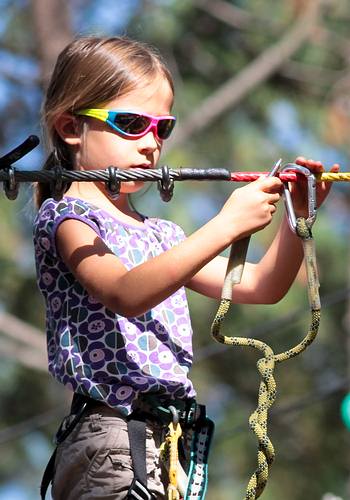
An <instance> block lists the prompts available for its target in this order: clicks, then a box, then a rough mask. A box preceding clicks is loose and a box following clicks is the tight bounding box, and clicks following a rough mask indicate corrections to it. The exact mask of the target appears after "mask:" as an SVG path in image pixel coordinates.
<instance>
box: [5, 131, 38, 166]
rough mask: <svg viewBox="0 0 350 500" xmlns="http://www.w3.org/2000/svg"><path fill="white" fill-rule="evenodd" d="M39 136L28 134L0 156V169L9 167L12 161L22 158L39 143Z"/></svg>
mask: <svg viewBox="0 0 350 500" xmlns="http://www.w3.org/2000/svg"><path fill="white" fill-rule="evenodd" d="M39 142H40V141H39V138H38V136H36V135H30V136H29V137H27V139H26V140H25V141H24V142H22V144H20V145H19V146H16V147H15V148H14V149H13V150H12V151H10V152H9V153H7V154H6V155H4V156H1V157H0V169H4V168H9V167H10V166H11V165H12V163H15V162H16V161H18V160H20V159H21V158H23V156H25V155H27V154H28V153H30V151H32V150H33V149H34V148H36V147H37V145H38V144H39Z"/></svg>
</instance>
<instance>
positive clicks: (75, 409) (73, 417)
mask: <svg viewBox="0 0 350 500" xmlns="http://www.w3.org/2000/svg"><path fill="white" fill-rule="evenodd" d="M91 402H92V400H91V399H90V398H87V397H85V396H82V395H80V394H76V393H74V395H73V400H72V405H71V413H70V415H68V416H67V417H65V418H64V419H63V420H62V423H61V425H60V426H59V428H58V431H57V432H56V436H55V440H54V442H55V444H56V448H55V449H54V451H53V453H52V455H51V457H50V459H49V461H48V463H47V465H46V468H45V471H44V474H43V477H42V480H41V485H40V497H41V500H45V496H46V492H47V489H48V487H49V485H50V483H51V482H52V480H53V476H54V472H55V460H56V455H57V446H58V445H59V444H60V443H62V442H63V441H64V440H65V439H66V437H68V436H69V434H70V433H71V432H72V431H73V429H74V427H75V426H76V425H77V424H78V422H79V420H80V419H81V417H82V416H83V414H84V412H85V410H86V409H87V408H88V405H89V403H91Z"/></svg>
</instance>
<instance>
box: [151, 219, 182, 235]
mask: <svg viewBox="0 0 350 500" xmlns="http://www.w3.org/2000/svg"><path fill="white" fill-rule="evenodd" d="M147 221H148V224H149V226H151V227H152V228H153V229H154V230H156V231H157V232H159V233H163V234H167V235H168V236H172V237H173V238H174V239H175V240H183V239H184V238H185V232H184V230H183V229H182V227H181V226H179V225H178V224H177V223H175V222H173V221H171V220H167V219H160V218H156V217H154V218H153V217H148V218H147Z"/></svg>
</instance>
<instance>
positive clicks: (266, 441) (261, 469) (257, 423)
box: [211, 218, 321, 500]
mask: <svg viewBox="0 0 350 500" xmlns="http://www.w3.org/2000/svg"><path fill="white" fill-rule="evenodd" d="M296 233H297V234H298V236H299V237H300V238H301V239H302V243H303V248H304V262H305V265H306V272H307V281H308V297H309V304H310V309H311V324H310V327H309V330H308V332H307V335H306V336H305V338H304V339H303V340H302V341H301V342H300V343H299V344H297V345H296V346H294V347H292V348H290V349H289V350H287V351H285V352H281V353H280V354H274V352H273V350H272V348H271V347H270V346H269V345H267V344H266V343H265V342H262V341H261V340H257V339H253V338H246V337H228V336H226V335H223V334H222V333H221V326H222V323H223V322H224V320H225V318H226V316H227V313H228V311H229V308H230V305H231V301H232V291H233V286H234V285H235V284H238V283H239V282H240V279H241V275H242V272H243V267H244V262H245V257H246V251H247V246H248V245H247V242H249V239H247V238H245V239H243V240H240V241H238V242H236V243H235V244H234V245H233V246H232V248H231V254H230V257H229V265H228V270H227V273H226V277H225V283H224V287H223V291H222V299H221V302H220V305H219V308H218V310H217V313H216V315H215V318H214V321H213V323H212V327H211V334H212V336H213V338H214V339H215V340H216V341H217V342H220V343H222V344H226V345H235V346H240V347H242V346H247V347H253V348H254V349H257V350H258V351H261V352H262V353H263V357H262V358H260V359H259V360H258V362H257V368H258V371H259V373H260V376H261V382H260V387H259V392H258V404H257V407H256V409H255V411H254V412H253V413H252V414H251V415H250V417H249V425H250V428H251V430H252V431H253V432H254V433H255V435H256V437H257V440H258V454H257V462H258V466H257V469H256V470H255V472H254V473H253V474H252V476H251V477H250V480H249V483H248V485H247V489H246V496H245V499H246V500H253V499H256V498H259V497H260V495H261V494H262V492H263V491H264V488H265V486H266V483H267V480H268V474H269V468H270V466H271V464H272V463H273V461H274V459H275V451H274V447H273V445H272V443H271V440H270V438H269V437H268V434H267V424H268V410H269V408H270V407H271V406H272V404H273V403H274V401H275V399H276V382H275V379H274V368H275V364H276V363H281V362H283V361H286V360H288V359H291V358H293V357H295V356H297V355H298V354H300V353H301V352H303V351H304V350H305V349H306V348H307V347H308V346H309V345H310V344H311V343H312V342H313V340H314V339H315V338H316V336H317V333H318V329H319V325H320V317H321V304H320V298H319V281H318V274H317V265H316V253H315V245H314V240H313V238H312V233H311V227H310V226H309V224H308V223H307V220H306V219H305V218H298V219H297V220H296Z"/></svg>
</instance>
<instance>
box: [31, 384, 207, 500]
mask: <svg viewBox="0 0 350 500" xmlns="http://www.w3.org/2000/svg"><path fill="white" fill-rule="evenodd" d="M137 404H138V406H137V405H136V409H135V410H134V411H133V413H132V414H131V415H130V416H129V417H127V419H126V421H127V428H128V436H129V442H130V455H131V459H132V465H133V471H134V479H133V481H132V483H131V485H130V488H129V491H128V493H127V497H126V498H127V500H154V497H153V495H152V494H151V492H150V491H149V490H148V488H147V471H146V425H147V424H146V422H147V421H154V422H156V423H157V424H160V425H161V426H164V427H165V428H167V429H168V432H167V435H166V437H165V441H164V443H163V444H162V445H161V459H162V461H163V462H164V465H165V466H166V468H167V470H168V474H169V486H168V491H167V496H168V500H179V499H180V498H181V499H183V500H201V499H203V498H204V496H205V493H206V489H207V483H208V454H209V449H210V443H211V439H212V435H213V432H214V424H213V422H212V421H211V420H210V419H209V418H208V417H207V416H206V411H205V406H203V405H199V404H198V403H196V402H195V400H193V399H189V400H169V401H166V400H163V399H161V398H159V396H157V395H145V396H141V397H140V398H139V400H138V401H137ZM101 406H103V403H102V402H100V401H96V400H94V399H92V398H89V397H87V396H83V395H81V394H77V393H75V394H74V396H73V400H72V405H71V412H70V415H68V416H67V417H65V418H64V419H63V421H62V423H61V425H60V427H59V429H58V431H57V433H56V436H55V444H56V448H55V450H54V452H53V453H52V455H51V457H50V459H49V462H48V464H47V466H46V469H45V471H44V474H43V478H42V482H41V487H40V495H41V499H42V500H45V496H46V492H47V489H48V487H49V485H50V483H51V481H52V479H53V477H54V467H55V459H56V454H57V446H58V445H59V444H61V443H63V441H64V440H65V439H66V438H67V437H68V436H69V435H70V433H71V432H72V431H73V430H74V429H75V427H76V426H77V424H78V423H79V422H80V421H81V419H82V418H83V416H84V415H85V414H86V412H87V411H88V410H92V409H94V408H96V410H97V408H98V407H101ZM116 417H120V415H119V414H118V413H117V412H116ZM183 431H184V434H186V433H187V432H190V434H191V451H190V460H189V466H188V474H187V471H185V470H184V468H183V466H182V464H181V460H180V458H179V451H178V450H179V448H180V445H182V448H181V449H183V448H184V444H183V443H181V442H180V438H181V437H182V434H183ZM181 458H183V459H184V462H185V461H186V462H187V460H185V458H186V457H181Z"/></svg>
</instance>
